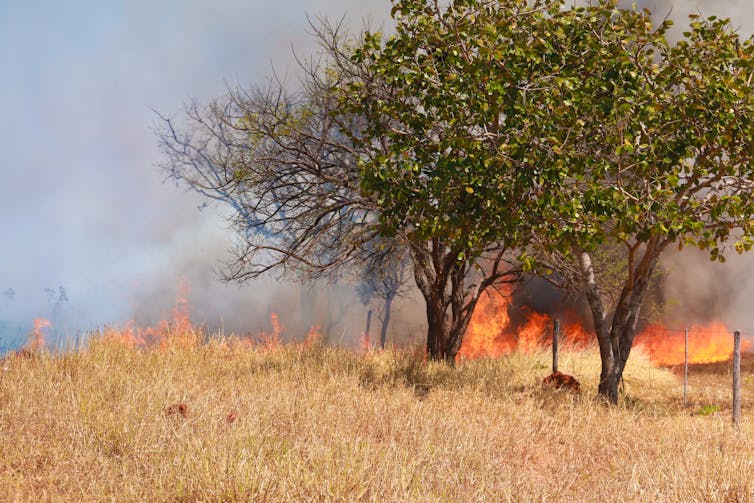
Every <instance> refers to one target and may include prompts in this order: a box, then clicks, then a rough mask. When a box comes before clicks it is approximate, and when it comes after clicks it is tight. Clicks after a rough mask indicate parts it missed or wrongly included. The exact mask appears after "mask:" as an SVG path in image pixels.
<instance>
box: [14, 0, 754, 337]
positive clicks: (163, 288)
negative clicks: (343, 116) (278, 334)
mask: <svg viewBox="0 0 754 503" xmlns="http://www.w3.org/2000/svg"><path fill="white" fill-rule="evenodd" d="M640 6H646V7H648V8H650V9H652V10H653V11H655V12H657V13H658V14H659V15H660V16H662V15H664V14H665V13H666V12H667V11H668V10H669V9H670V7H671V6H672V8H673V17H674V18H676V19H677V20H678V24H679V25H682V24H683V22H684V17H685V15H686V14H688V13H689V12H693V11H695V10H701V11H702V12H703V13H704V14H713V13H714V14H717V15H723V16H731V17H733V18H734V19H735V21H734V25H741V27H742V28H741V33H742V34H748V33H751V31H752V29H753V28H754V25H753V24H752V23H753V21H752V19H754V17H752V14H754V12H753V11H754V7H752V6H751V5H750V4H749V2H745V1H733V0H728V1H721V2H714V4H713V3H712V2H705V1H696V2H691V1H689V2H675V3H672V2H668V1H662V2H640ZM389 10H390V2H389V1H388V0H359V1H349V0H287V1H282V2H269V1H267V0H222V1H215V2H210V1H202V0H189V1H180V2H179V1H177V0H171V1H164V2H147V1H144V0H135V1H129V2H113V1H101V2H82V1H73V2H54V1H49V0H48V1H41V2H23V1H21V0H10V1H4V2H2V6H0V68H2V74H3V78H2V79H0V97H1V100H0V103H2V104H1V105H0V110H1V111H2V121H0V137H1V138H3V149H2V151H0V170H1V171H0V173H1V174H2V178H0V236H2V237H1V239H0V243H1V245H0V292H4V291H7V289H9V288H12V289H13V291H14V295H3V296H0V320H2V321H5V322H6V323H10V324H11V325H13V326H14V327H15V326H17V325H19V324H20V325H21V328H20V330H19V332H20V333H23V332H25V331H26V330H27V329H28V327H29V326H30V324H31V320H32V319H33V318H35V317H52V318H56V320H54V321H57V322H58V323H59V324H61V325H63V326H65V327H66V330H68V331H69V333H73V332H76V331H78V330H89V329H91V328H93V327H96V326H101V325H103V324H106V323H116V324H118V323H123V322H125V321H126V320H129V319H132V318H135V319H137V321H139V322H142V323H145V324H146V323H153V322H154V321H156V319H158V318H160V317H163V316H165V314H166V313H167V312H168V311H169V309H170V307H171V305H172V302H173V300H174V298H175V296H176V294H177V289H178V284H179V282H180V281H181V280H185V281H186V282H187V283H188V284H190V286H191V293H190V294H189V300H190V302H191V305H192V306H193V308H194V315H193V318H194V319H195V320H196V321H200V322H201V321H207V322H208V323H210V324H211V325H218V324H219V323H220V322H221V321H222V323H223V324H224V326H225V329H226V331H240V332H243V331H254V330H257V327H259V326H260V324H261V325H264V324H266V317H267V316H268V315H269V312H270V310H273V309H278V306H283V310H290V309H291V306H293V308H294V309H293V310H296V311H297V312H296V313H295V315H294V316H293V318H296V320H297V321H294V322H291V324H297V323H299V321H298V317H300V316H301V314H300V313H301V311H302V309H303V308H302V307H301V306H302V298H304V297H305V296H306V295H307V291H306V290H304V293H303V294H302V293H300V292H299V291H298V289H296V288H291V287H290V285H285V284H278V283H277V282H276V281H275V280H274V279H267V280H263V281H259V282H254V283H252V284H248V285H246V286H240V287H239V286H238V285H224V284H221V283H220V282H218V280H217V277H216V274H215V270H216V269H217V268H218V267H219V266H220V262H221V260H222V259H223V258H224V257H225V256H226V253H225V251H226V248H227V246H228V244H229V238H230V235H229V232H228V230H227V229H226V227H225V223H224V222H223V220H222V219H221V218H220V217H221V213H222V209H220V208H217V207H214V206H210V207H208V208H206V209H204V210H203V211H199V210H198V209H197V208H198V206H200V205H201V204H202V202H203V201H202V200H201V199H200V198H198V197H197V196H196V195H195V194H193V193H189V192H186V191H185V190H184V189H183V188H176V187H175V185H174V184H173V183H172V182H169V181H168V182H167V183H165V180H164V173H162V172H161V171H160V170H159V169H158V168H157V167H156V165H157V164H159V163H160V162H161V161H162V159H161V157H160V154H159V151H158V147H157V139H156V136H155V134H154V133H153V127H154V125H155V122H156V115H155V113H154V110H156V111H159V112H160V113H162V114H165V115H167V116H171V117H176V118H179V117H180V112H181V110H182V107H183V104H184V103H185V102H188V101H190V100H196V101H197V102H199V103H206V102H208V101H209V100H211V99H212V98H214V97H217V96H219V95H221V94H222V93H223V92H224V89H225V88H226V83H227V84H229V85H235V84H240V85H247V84H248V83H258V82H262V81H263V79H264V78H265V77H266V76H268V75H269V74H270V73H271V68H272V66H273V65H274V67H275V68H276V69H277V70H278V72H280V73H286V72H289V73H291V74H295V72H296V68H295V63H294V60H293V56H292V50H294V49H295V51H296V53H297V54H299V55H306V54H309V53H311V52H312V51H313V50H314V49H315V47H314V46H313V39H312V37H311V36H310V34H309V33H308V32H309V29H308V25H307V19H306V16H307V14H308V15H309V16H311V17H313V18H316V17H317V16H320V15H327V17H328V18H330V19H333V20H337V19H340V18H341V17H342V16H344V15H345V16H346V21H347V22H346V24H347V26H349V27H350V30H351V31H352V32H354V31H358V30H359V29H360V28H361V27H362V25H363V21H362V20H363V19H364V18H371V19H372V20H374V22H375V23H377V24H379V23H380V22H385V21H386V20H387V17H388V13H389ZM682 260H684V261H686V260H688V261H692V260H695V259H691V258H688V259H687V258H685V256H684V258H683V259H682ZM734 262H735V266H734V267H735V269H734V268H731V269H726V272H725V273H724V274H726V275H728V276H730V277H731V278H734V279H737V280H741V279H742V278H743V277H745V276H746V277H747V276H748V274H749V273H748V271H750V270H752V268H753V267H752V257H743V258H742V259H740V260H736V261H734ZM684 263H685V264H688V263H689V262H684ZM693 264H694V270H695V271H707V270H709V271H713V272H714V271H718V269H717V268H710V269H708V268H707V267H706V265H705V266H702V265H698V264H697V262H696V261H694V262H693ZM704 264H706V262H705V263H704ZM720 270H722V268H721V269H720ZM687 271H688V267H687V266H684V267H682V271H681V273H682V274H680V275H678V276H680V277H682V278H687V279H688V276H689V275H688V273H687ZM730 271H736V272H735V273H731V272H730ZM743 271H746V273H744V272H743ZM683 273H685V274H686V275H685V276H684V275H683ZM714 274H717V272H715V273H714ZM695 276H699V277H701V276H702V273H699V274H695ZM684 281H685V279H684ZM712 283H714V282H710V284H712ZM673 284H674V285H680V286H678V287H677V291H679V292H681V291H683V292H688V290H689V289H688V288H686V287H685V286H684V283H683V282H679V283H673ZM59 286H63V287H64V288H65V291H66V295H67V297H68V300H67V301H61V299H59V298H56V297H55V296H54V295H52V294H50V295H48V293H46V292H45V289H50V291H52V292H59ZM739 286H741V285H737V286H736V288H738V287H739ZM673 288H676V287H673ZM743 288H744V290H743V291H742V292H741V293H740V294H739V293H738V292H737V291H736V292H732V291H731V292H732V293H731V292H728V291H727V290H726V292H728V293H731V297H730V298H731V299H733V300H731V302H732V303H733V304H732V306H733V307H732V308H731V309H734V308H735V309H738V307H739V306H737V305H736V300H735V299H744V298H745V297H748V298H751V297H752V296H751V292H752V290H753V289H754V286H751V285H749V284H748V283H745V284H744V285H743ZM332 291H333V292H335V293H333V295H335V296H336V297H335V298H337V299H339V300H338V301H337V302H333V304H334V305H350V304H352V303H353V301H354V300H355V296H352V295H351V293H350V291H348V290H338V291H335V290H332ZM726 295H727V294H726ZM722 296H723V294H721V293H720V292H718V295H717V297H716V298H721V297H722ZM315 297H319V298H321V297H322V292H321V291H318V292H317V294H316V295H315ZM741 301H743V300H741ZM304 303H305V302H304ZM357 304H358V303H357ZM410 305H411V306H412V307H411V309H414V310H415V311H417V313H418V315H417V317H418V318H421V314H422V310H423V306H421V305H420V304H410ZM311 309H314V310H317V309H323V308H321V307H316V306H315V307H311ZM735 309H734V311H735ZM408 311H410V309H409V310H407V314H409V313H408ZM735 312H739V311H735ZM283 314H284V313H283ZM731 316H734V314H731ZM337 317H338V313H330V318H333V319H334V318H337ZM358 319H359V323H361V321H360V320H361V318H358ZM283 322H284V323H286V320H285V317H284V315H283ZM746 322H747V323H750V325H751V326H752V328H754V320H752V321H751V322H749V321H748V320H746ZM355 323H356V322H354V324H355ZM740 323H743V321H741V322H740ZM349 326H350V325H349ZM354 326H356V325H354ZM1 329H2V327H1V326H0V330H1ZM360 329H361V327H360V325H359V326H358V329H356V328H354V330H355V331H357V330H360ZM14 330H15V328H14ZM0 333H2V332H1V331H0ZM0 345H2V341H0Z"/></svg>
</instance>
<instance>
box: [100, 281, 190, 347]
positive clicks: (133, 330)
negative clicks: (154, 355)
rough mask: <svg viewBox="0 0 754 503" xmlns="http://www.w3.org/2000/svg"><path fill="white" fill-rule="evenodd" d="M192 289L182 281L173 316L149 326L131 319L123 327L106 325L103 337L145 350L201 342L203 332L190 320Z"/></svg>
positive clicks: (185, 345) (172, 311)
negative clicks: (189, 297) (200, 336)
mask: <svg viewBox="0 0 754 503" xmlns="http://www.w3.org/2000/svg"><path fill="white" fill-rule="evenodd" d="M190 291H191V288H190V287H189V285H188V284H187V283H185V282H181V283H180V284H179V286H178V294H177V296H176V301H175V305H174V306H173V309H172V310H171V318H170V319H163V320H160V321H158V322H157V323H156V324H155V325H153V326H148V327H140V326H138V325H137V324H136V322H135V321H133V320H131V321H129V322H128V323H126V324H125V326H123V327H120V328H116V327H105V329H104V330H103V331H102V336H103V337H106V338H109V339H115V340H119V341H120V342H123V343H125V344H129V345H131V346H136V347H139V348H143V349H146V348H150V347H157V348H159V349H160V350H165V349H167V347H168V346H170V345H173V346H179V347H192V346H195V345H196V344H198V342H199V332H200V331H199V329H198V328H197V327H196V326H194V325H193V324H192V323H191V317H190V314H191V309H190V307H189V303H188V299H187V297H188V294H189V292H190Z"/></svg>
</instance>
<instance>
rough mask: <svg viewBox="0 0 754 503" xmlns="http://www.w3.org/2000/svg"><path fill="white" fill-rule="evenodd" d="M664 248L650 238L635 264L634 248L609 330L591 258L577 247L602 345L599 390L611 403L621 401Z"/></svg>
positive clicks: (588, 298) (597, 334)
mask: <svg viewBox="0 0 754 503" xmlns="http://www.w3.org/2000/svg"><path fill="white" fill-rule="evenodd" d="M664 247H665V244H664V243H663V242H659V243H658V242H657V241H655V240H650V242H648V243H647V245H646V249H645V250H644V255H643V257H642V258H641V260H640V261H638V263H636V264H635V263H634V252H635V249H632V250H631V252H630V255H629V261H628V269H629V271H628V277H627V279H626V282H625V284H624V287H623V290H622V291H621V294H620V296H619V298H618V302H617V303H616V307H615V310H614V312H613V316H612V323H611V324H610V327H609V329H608V324H607V311H606V309H605V306H604V304H603V302H602V295H601V292H600V290H599V287H598V284H597V279H596V277H595V274H594V268H593V265H592V261H591V257H590V255H589V253H587V252H586V251H584V250H576V251H577V256H578V257H579V265H580V266H581V272H582V280H583V284H584V286H585V290H586V297H587V301H588V302H589V306H590V308H591V311H592V317H593V319H594V329H595V332H596V336H597V342H598V344H599V348H600V360H601V362H602V368H601V371H600V383H599V387H598V393H599V394H600V395H601V396H603V397H605V398H606V399H607V400H608V401H609V402H610V403H612V404H617V403H618V385H619V384H620V382H621V380H622V379H623V371H624V370H625V368H626V362H627V361H628V356H629V355H630V354H631V346H632V345H633V342H634V336H635V335H636V328H637V325H638V322H639V312H640V310H641V303H642V300H643V298H644V293H645V292H646V291H647V287H648V286H649V279H650V277H651V275H652V271H653V270H654V267H655V265H656V264H657V260H658V258H659V256H660V254H661V253H662V250H663V248H664Z"/></svg>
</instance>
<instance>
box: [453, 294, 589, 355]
mask: <svg viewBox="0 0 754 503" xmlns="http://www.w3.org/2000/svg"><path fill="white" fill-rule="evenodd" d="M509 293H510V292H509V291H503V292H502V293H497V292H494V293H490V294H489V295H487V294H484V295H482V297H480V298H479V301H478V302H477V305H476V309H474V314H473V315H472V317H471V321H470V322H469V326H468V328H467V329H466V334H465V336H464V339H463V343H462V344H461V349H460V351H459V352H458V358H468V359H475V358H498V357H500V356H503V355H507V354H510V353H512V352H513V351H522V352H532V351H536V350H538V349H541V348H545V347H547V346H549V345H551V344H552V330H553V319H552V317H550V316H549V315H547V314H543V313H538V312H535V311H532V310H530V309H527V308H525V307H524V308H521V309H522V310H523V311H524V312H523V314H524V315H525V321H524V323H523V324H520V325H519V326H518V327H515V326H513V325H512V323H511V317H510V298H509V296H508V295H509ZM564 318H565V319H564V320H563V321H562V323H561V330H560V337H561V339H563V340H564V341H567V342H568V343H570V344H572V345H584V344H588V343H589V342H590V341H591V340H592V339H593V336H592V335H590V334H589V333H588V332H587V331H586V330H585V329H584V328H583V327H582V326H581V324H580V323H579V322H578V321H576V316H575V315H572V314H568V315H566V316H565V317H564Z"/></svg>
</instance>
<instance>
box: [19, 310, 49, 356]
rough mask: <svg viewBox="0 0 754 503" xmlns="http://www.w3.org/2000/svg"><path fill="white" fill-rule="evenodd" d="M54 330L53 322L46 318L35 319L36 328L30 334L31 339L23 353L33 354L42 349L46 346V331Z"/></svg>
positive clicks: (29, 338)
mask: <svg viewBox="0 0 754 503" xmlns="http://www.w3.org/2000/svg"><path fill="white" fill-rule="evenodd" d="M51 328H52V322H51V321H50V320H47V319H45V318H35V319H34V328H33V329H32V330H31V332H29V337H28V338H27V340H26V344H24V347H23V348H22V351H26V352H33V351H38V350H40V349H42V348H43V347H44V345H45V330H46V329H51Z"/></svg>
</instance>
